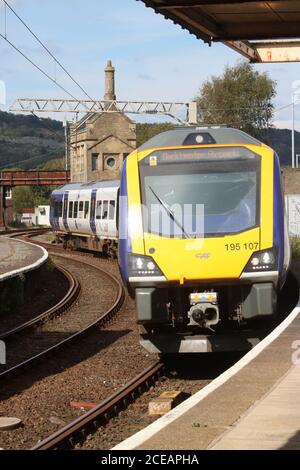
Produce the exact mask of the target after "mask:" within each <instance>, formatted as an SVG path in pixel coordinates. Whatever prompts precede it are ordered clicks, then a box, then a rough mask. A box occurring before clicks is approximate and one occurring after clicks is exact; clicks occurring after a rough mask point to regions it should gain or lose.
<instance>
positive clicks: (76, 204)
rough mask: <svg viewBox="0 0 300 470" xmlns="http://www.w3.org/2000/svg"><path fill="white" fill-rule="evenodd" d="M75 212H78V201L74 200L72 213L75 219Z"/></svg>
mask: <svg viewBox="0 0 300 470" xmlns="http://www.w3.org/2000/svg"><path fill="white" fill-rule="evenodd" d="M77 214H78V201H76V202H74V213H73V217H74V219H77Z"/></svg>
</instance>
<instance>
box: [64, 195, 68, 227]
mask: <svg viewBox="0 0 300 470" xmlns="http://www.w3.org/2000/svg"><path fill="white" fill-rule="evenodd" d="M68 201H69V191H66V192H65V194H64V202H63V224H64V227H65V229H66V231H67V232H69V225H68Z"/></svg>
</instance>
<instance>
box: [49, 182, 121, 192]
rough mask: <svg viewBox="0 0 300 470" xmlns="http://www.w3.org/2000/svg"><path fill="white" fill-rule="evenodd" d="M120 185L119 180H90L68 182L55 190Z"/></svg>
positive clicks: (114, 186)
mask: <svg viewBox="0 0 300 470" xmlns="http://www.w3.org/2000/svg"><path fill="white" fill-rule="evenodd" d="M119 186H120V181H119V180H105V181H90V182H88V183H68V184H65V185H64V186H62V187H61V188H59V189H56V190H55V191H53V192H54V193H55V192H56V191H57V192H60V191H72V190H82V189H101V188H118V187H119Z"/></svg>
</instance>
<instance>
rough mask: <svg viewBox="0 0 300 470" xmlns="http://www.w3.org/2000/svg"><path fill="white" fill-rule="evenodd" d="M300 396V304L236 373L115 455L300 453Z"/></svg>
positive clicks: (229, 372)
mask: <svg viewBox="0 0 300 470" xmlns="http://www.w3.org/2000/svg"><path fill="white" fill-rule="evenodd" d="M298 363H299V366H298V365H297V364H298ZM299 390H300V302H298V305H297V306H296V307H295V308H294V309H293V311H292V312H291V313H290V314H289V315H288V316H287V318H286V319H285V320H284V321H283V322H282V323H280V325H278V326H277V327H276V328H275V329H274V330H273V331H272V332H271V333H270V334H269V335H268V336H267V337H265V338H264V339H263V340H262V341H261V342H260V343H259V344H258V345H257V346H255V347H254V348H253V349H252V350H251V351H249V352H248V353H247V354H246V355H245V356H243V357H242V359H240V360H239V361H238V362H237V363H236V364H234V365H233V366H232V367H231V368H230V369H228V370H227V371H225V372H224V373H223V374H221V375H220V376H218V377H217V378H216V379H215V380H213V381H212V382H211V383H210V384H208V385H207V386H206V387H204V388H203V389H201V390H200V391H199V392H197V393H196V394H194V395H193V396H192V397H190V398H189V399H187V400H186V401H184V402H183V403H181V404H180V405H179V406H177V407H176V408H174V409H173V410H172V411H170V412H169V413H167V414H166V415H165V416H162V417H161V418H159V419H157V420H156V421H155V422H153V423H152V424H151V425H150V426H148V427H146V428H145V429H143V430H142V431H140V432H138V433H136V434H135V435H133V436H132V437H130V438H128V439H126V440H125V441H123V442H121V443H120V444H118V445H117V446H115V447H114V450H129V449H143V450H200V449H211V450H217V449H223V450H224V449H226V450H227V449H228V450H234V449H300V392H299Z"/></svg>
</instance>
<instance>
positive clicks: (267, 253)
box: [244, 248, 278, 272]
mask: <svg viewBox="0 0 300 470" xmlns="http://www.w3.org/2000/svg"><path fill="white" fill-rule="evenodd" d="M277 269H278V252H277V250H276V249H275V248H270V249H269V250H261V251H256V252H255V253H253V255H252V256H251V258H250V260H249V261H248V263H247V265H246V267H245V269H244V271H246V272H256V271H258V272H261V271H277Z"/></svg>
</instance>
